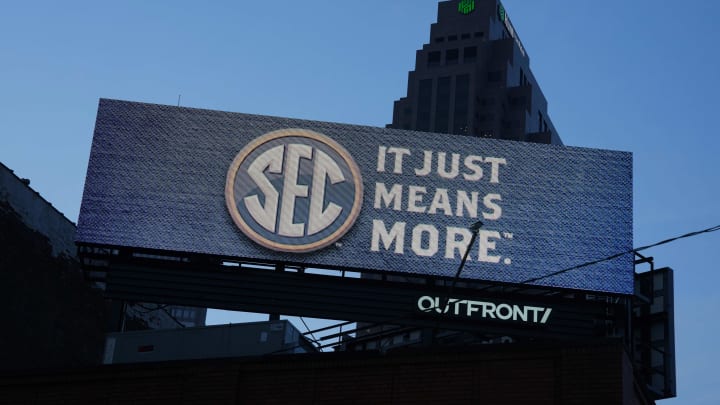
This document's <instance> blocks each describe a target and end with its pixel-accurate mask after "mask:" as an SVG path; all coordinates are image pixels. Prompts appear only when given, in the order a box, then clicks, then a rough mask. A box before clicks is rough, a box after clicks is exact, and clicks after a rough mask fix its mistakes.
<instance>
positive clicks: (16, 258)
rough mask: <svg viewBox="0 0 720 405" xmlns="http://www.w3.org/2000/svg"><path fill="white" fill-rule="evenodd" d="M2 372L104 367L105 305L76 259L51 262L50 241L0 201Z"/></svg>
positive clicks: (66, 258)
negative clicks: (101, 363)
mask: <svg viewBox="0 0 720 405" xmlns="http://www.w3.org/2000/svg"><path fill="white" fill-rule="evenodd" d="M0 297H2V298H1V299H0V311H1V312H0V313H2V315H0V316H1V317H2V320H0V323H1V326H0V371H8V370H29V369H53V368H65V369H68V368H79V367H85V366H91V365H96V364H100V361H101V358H102V350H103V344H104V326H105V320H104V301H103V298H102V296H101V295H100V293H99V292H98V291H95V290H92V289H91V288H90V287H89V286H88V284H87V283H86V282H85V281H84V279H83V274H82V271H81V270H80V264H79V263H78V261H77V259H75V258H72V257H67V256H66V255H60V256H58V257H53V255H52V247H51V245H50V242H49V240H48V238H47V237H45V236H44V235H42V234H40V233H38V232H36V231H33V230H32V229H30V228H28V227H27V226H26V225H25V224H24V223H23V222H22V220H21V219H20V216H19V215H18V214H17V213H16V212H15V211H14V210H13V209H12V207H11V206H10V205H9V204H8V203H6V202H5V201H0Z"/></svg>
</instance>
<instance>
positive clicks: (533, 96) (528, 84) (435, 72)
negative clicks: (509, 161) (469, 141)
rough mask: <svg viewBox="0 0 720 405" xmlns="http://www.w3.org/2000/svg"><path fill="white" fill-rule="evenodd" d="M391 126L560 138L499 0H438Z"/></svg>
mask: <svg viewBox="0 0 720 405" xmlns="http://www.w3.org/2000/svg"><path fill="white" fill-rule="evenodd" d="M388 127H390V128H396V129H412V130H418V131H428V132H442V133H452V134H460V135H468V136H479V137H485V138H497V139H509V140H515V141H528V142H538V143H549V144H562V141H561V140H560V137H559V136H558V134H557V131H556V130H555V127H554V126H553V123H552V121H551V120H550V117H549V116H548V113H547V100H546V99H545V96H544V95H543V93H542V91H541V90H540V87H539V86H538V84H537V81H536V80H535V77H534V76H533V74H532V72H531V71H530V59H529V57H528V55H527V52H526V51H525V48H524V47H523V44H522V42H521V41H520V38H519V36H518V34H517V32H516V31H515V28H514V27H513V25H512V23H511V22H510V18H509V17H508V16H507V13H506V12H505V8H504V7H503V5H502V3H500V2H499V0H449V1H443V2H440V3H439V4H438V21H437V23H435V24H432V26H431V28H430V43H428V44H425V45H423V48H422V49H421V50H419V51H417V55H416V60H415V70H413V71H411V72H410V74H409V77H408V90H407V96H406V97H403V98H401V99H400V100H397V101H395V106H394V111H393V121H392V124H390V125H388Z"/></svg>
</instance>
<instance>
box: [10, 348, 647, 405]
mask: <svg viewBox="0 0 720 405" xmlns="http://www.w3.org/2000/svg"><path fill="white" fill-rule="evenodd" d="M625 358H626V355H625V352H624V350H623V348H622V345H620V344H617V345H613V344H604V345H600V346H594V345H589V346H584V347H569V346H568V347H555V348H537V347H534V348H530V347H520V346H516V345H501V346H499V345H494V346H481V347H479V346H475V347H466V348H463V349H461V350H455V351H453V352H447V351H445V352H440V351H435V352H433V351H409V352H404V353H395V354H388V355H378V354H372V353H367V352H364V353H320V354H309V355H294V356H265V357H261V358H254V359H216V360H201V361H192V362H190V361H184V362H164V363H142V364H132V365H125V364H123V365H112V366H106V367H101V368H97V369H93V370H87V371H83V372H76V373H64V374H55V375H52V374H46V375H25V376H16V375H7V376H2V375H0V392H3V395H2V396H1V397H0V404H4V403H12V404H35V405H41V404H51V403H58V402H59V400H63V401H65V403H113V404H115V403H132V404H153V403H176V404H194V403H213V404H394V405H396V404H494V405H512V404H520V405H527V404H533V405H543V404H548V405H550V404H552V405H555V404H557V405H574V404H577V405H593V404H598V405H608V404H612V405H635V404H638V405H648V404H652V403H653V402H652V401H647V400H645V399H644V398H643V394H642V393H640V392H638V391H635V390H632V389H629V390H628V389H627V388H628V387H632V386H633V376H632V373H627V372H626V367H625V366H624V364H623V363H624V359H625ZM53 401H55V402H53Z"/></svg>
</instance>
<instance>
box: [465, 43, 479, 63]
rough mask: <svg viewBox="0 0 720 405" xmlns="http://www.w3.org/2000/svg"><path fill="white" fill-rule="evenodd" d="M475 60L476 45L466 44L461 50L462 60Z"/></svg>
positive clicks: (466, 61)
mask: <svg viewBox="0 0 720 405" xmlns="http://www.w3.org/2000/svg"><path fill="white" fill-rule="evenodd" d="M475 60H477V47H475V46H468V47H466V48H465V49H464V50H463V62H465V63H468V62H475Z"/></svg>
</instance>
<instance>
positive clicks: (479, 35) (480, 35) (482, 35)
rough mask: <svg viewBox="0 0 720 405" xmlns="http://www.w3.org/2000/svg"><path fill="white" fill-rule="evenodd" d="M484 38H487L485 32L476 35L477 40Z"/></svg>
mask: <svg viewBox="0 0 720 405" xmlns="http://www.w3.org/2000/svg"><path fill="white" fill-rule="evenodd" d="M484 36H485V33H484V32H476V33H475V38H482V37H484Z"/></svg>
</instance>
